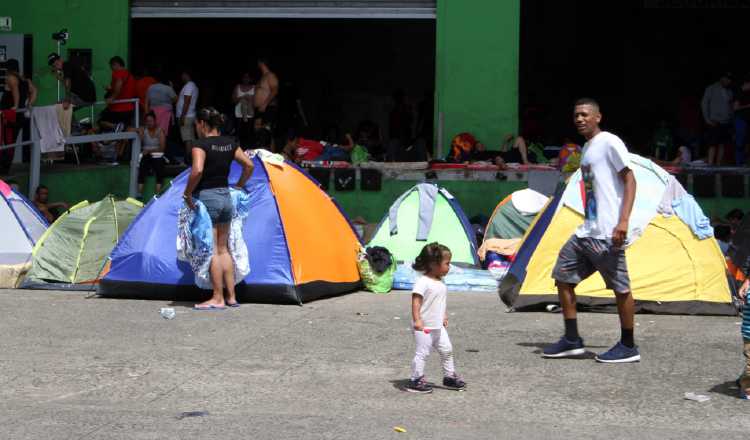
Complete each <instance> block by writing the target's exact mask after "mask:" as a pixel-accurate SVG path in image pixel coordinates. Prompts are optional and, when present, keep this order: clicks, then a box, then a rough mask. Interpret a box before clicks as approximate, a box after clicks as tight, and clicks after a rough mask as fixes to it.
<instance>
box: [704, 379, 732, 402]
mask: <svg viewBox="0 0 750 440" xmlns="http://www.w3.org/2000/svg"><path fill="white" fill-rule="evenodd" d="M708 391H709V392H712V393H717V394H723V395H725V396H729V397H735V398H737V399H739V398H740V387H738V386H737V381H736V380H728V381H726V382H724V383H720V384H717V385H714V386H713V387H711V389H710V390H708Z"/></svg>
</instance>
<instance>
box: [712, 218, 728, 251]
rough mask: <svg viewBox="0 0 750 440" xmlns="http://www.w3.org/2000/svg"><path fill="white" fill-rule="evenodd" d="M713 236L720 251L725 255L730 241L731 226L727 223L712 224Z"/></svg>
mask: <svg viewBox="0 0 750 440" xmlns="http://www.w3.org/2000/svg"><path fill="white" fill-rule="evenodd" d="M714 238H716V242H717V243H718V244H719V248H720V249H721V253H722V254H724V256H726V255H727V252H728V251H729V243H730V242H731V241H732V228H731V227H730V226H729V225H723V224H720V225H714Z"/></svg>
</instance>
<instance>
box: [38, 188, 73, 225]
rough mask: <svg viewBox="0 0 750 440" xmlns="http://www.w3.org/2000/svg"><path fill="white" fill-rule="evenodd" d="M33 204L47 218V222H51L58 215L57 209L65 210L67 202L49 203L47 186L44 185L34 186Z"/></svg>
mask: <svg viewBox="0 0 750 440" xmlns="http://www.w3.org/2000/svg"><path fill="white" fill-rule="evenodd" d="M34 206H36V209H38V210H39V212H40V213H41V214H42V215H43V216H44V218H45V219H47V222H48V223H50V224H52V223H53V222H54V221H55V220H56V219H57V218H58V217H60V212H59V210H60V209H62V210H67V209H68V204H67V203H65V202H57V203H50V202H49V188H47V187H46V186H44V185H39V186H38V187H36V194H35V195H34Z"/></svg>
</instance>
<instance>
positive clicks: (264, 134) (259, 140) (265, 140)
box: [242, 121, 276, 151]
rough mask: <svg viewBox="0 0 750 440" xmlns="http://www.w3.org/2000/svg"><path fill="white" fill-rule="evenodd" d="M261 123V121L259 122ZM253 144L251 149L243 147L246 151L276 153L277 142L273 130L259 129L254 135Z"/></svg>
mask: <svg viewBox="0 0 750 440" xmlns="http://www.w3.org/2000/svg"><path fill="white" fill-rule="evenodd" d="M258 123H260V121H258ZM253 143H254V145H251V146H250V147H244V146H243V147H242V148H243V149H244V150H250V149H257V150H268V151H276V142H275V141H274V139H273V133H272V132H271V130H269V129H268V128H265V127H259V128H258V129H257V130H255V134H254V135H253Z"/></svg>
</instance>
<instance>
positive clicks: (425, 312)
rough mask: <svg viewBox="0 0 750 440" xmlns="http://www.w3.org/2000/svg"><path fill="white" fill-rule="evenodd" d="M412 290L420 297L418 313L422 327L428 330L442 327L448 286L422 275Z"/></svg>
mask: <svg viewBox="0 0 750 440" xmlns="http://www.w3.org/2000/svg"><path fill="white" fill-rule="evenodd" d="M412 292H414V293H416V294H417V295H419V296H421V297H422V308H421V309H420V314H421V315H422V322H423V323H424V328H426V329H430V330H437V329H441V328H443V318H445V304H446V299H447V297H448V288H447V287H445V284H443V282H442V281H437V280H434V279H432V278H430V277H428V276H426V275H423V276H421V277H420V278H419V279H418V280H417V282H416V283H414V289H412Z"/></svg>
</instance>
